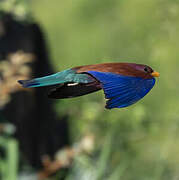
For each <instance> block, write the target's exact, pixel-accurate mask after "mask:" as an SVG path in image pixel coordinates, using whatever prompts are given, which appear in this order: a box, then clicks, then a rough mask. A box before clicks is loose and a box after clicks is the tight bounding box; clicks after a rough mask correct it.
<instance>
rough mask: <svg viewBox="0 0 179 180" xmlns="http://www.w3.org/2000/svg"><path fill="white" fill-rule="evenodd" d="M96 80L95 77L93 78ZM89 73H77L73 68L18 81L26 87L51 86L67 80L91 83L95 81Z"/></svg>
mask: <svg viewBox="0 0 179 180" xmlns="http://www.w3.org/2000/svg"><path fill="white" fill-rule="evenodd" d="M93 80H94V79H93ZM93 80H92V79H91V77H90V76H89V75H87V74H76V72H75V71H74V70H72V69H67V70H65V71H62V72H58V73H56V74H52V75H49V76H45V77H41V78H35V79H32V80H19V81H18V82H19V83H20V84H21V85H22V86H23V87H25V88H31V87H41V86H50V85H56V84H61V83H67V82H76V83H89V82H91V81H93Z"/></svg>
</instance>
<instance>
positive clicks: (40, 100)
mask: <svg viewBox="0 0 179 180" xmlns="http://www.w3.org/2000/svg"><path fill="white" fill-rule="evenodd" d="M0 30H1V34H0V62H1V60H7V59H8V56H9V54H11V53H16V52H18V51H19V50H21V51H23V52H24V53H31V54H32V55H34V57H35V58H34V59H35V60H34V61H33V62H31V63H28V66H29V67H30V68H31V69H32V72H33V73H32V74H31V76H33V77H39V76H44V75H48V74H51V73H52V68H51V66H50V63H49V58H48V51H47V49H46V45H45V41H44V36H43V34H42V32H41V30H40V28H39V26H38V25H37V24H29V23H20V22H17V21H15V20H14V19H13V18H12V16H11V15H4V16H3V17H2V18H1V19H0ZM10 96H11V100H10V102H8V103H7V104H6V105H5V106H4V108H3V109H2V110H1V111H0V113H1V114H2V115H3V116H4V117H5V119H6V120H7V121H9V122H11V123H13V124H14V125H15V126H16V128H17V130H16V138H17V139H18V140H19V144H20V150H21V151H22V152H23V154H24V157H25V159H27V160H28V162H29V163H30V164H31V165H32V166H33V167H35V168H38V167H41V165H42V164H41V158H42V156H43V155H49V156H51V157H53V155H54V153H55V152H56V151H57V150H59V149H60V148H61V147H63V146H65V145H68V144H69V137H68V121H67V120H68V119H67V118H66V117H63V118H60V119H58V118H57V116H56V114H55V112H54V110H53V101H52V100H50V99H48V98H47V96H46V90H45V89H44V88H37V89H34V91H33V92H28V91H24V90H19V91H17V92H14V93H11V94H10Z"/></svg>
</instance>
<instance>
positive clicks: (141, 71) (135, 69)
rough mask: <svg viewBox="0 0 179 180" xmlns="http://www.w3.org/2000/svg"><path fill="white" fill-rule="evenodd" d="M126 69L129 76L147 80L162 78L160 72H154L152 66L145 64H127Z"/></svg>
mask: <svg viewBox="0 0 179 180" xmlns="http://www.w3.org/2000/svg"><path fill="white" fill-rule="evenodd" d="M125 67H126V68H125V69H126V70H127V71H126V72H128V75H131V76H136V77H141V78H145V79H150V78H154V77H159V76H160V74H159V73H158V72H156V71H154V70H153V69H152V68H151V67H150V66H147V65H144V64H135V63H127V64H126V66H125Z"/></svg>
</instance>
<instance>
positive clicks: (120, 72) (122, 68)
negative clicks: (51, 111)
mask: <svg viewBox="0 0 179 180" xmlns="http://www.w3.org/2000/svg"><path fill="white" fill-rule="evenodd" d="M159 76H160V74H159V73H158V72H157V71H154V70H153V69H152V68H151V67H150V66H148V65H144V64H136V63H126V62H119V63H117V62H114V63H103V64H94V65H84V66H77V67H74V68H69V69H66V70H64V71H61V72H57V73H55V74H52V75H48V76H45V77H40V78H35V79H31V80H18V82H19V83H20V84H21V85H22V86H23V87H24V88H32V87H43V86H52V85H55V87H54V86H53V88H52V89H51V90H50V91H49V92H48V97H49V98H54V99H64V98H73V97H78V96H82V95H86V94H89V93H93V92H96V91H99V90H101V89H102V90H103V91H104V94H105V98H106V99H107V101H106V106H105V108H106V109H113V108H124V107H128V106H130V105H132V104H134V103H136V102H137V101H139V100H140V99H142V98H143V97H144V96H145V95H146V94H147V93H148V92H149V91H150V90H151V89H152V88H153V86H154V85H155V81H156V80H155V77H159Z"/></svg>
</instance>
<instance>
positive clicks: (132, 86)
mask: <svg viewBox="0 0 179 180" xmlns="http://www.w3.org/2000/svg"><path fill="white" fill-rule="evenodd" d="M88 73H89V74H91V75H92V76H93V77H95V78H96V79H97V80H98V81H100V82H101V84H102V88H103V90H104V93H105V97H106V99H108V101H107V103H106V108H107V109H111V108H123V107H127V106H129V105H132V104H134V103H136V102H137V101H139V100H140V99H141V98H143V97H144V96H145V95H146V94H147V93H148V92H149V91H150V90H151V89H152V87H153V86H154V84H155V79H154V78H151V79H143V78H139V77H130V76H122V75H119V74H114V73H109V72H97V71H88Z"/></svg>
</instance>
